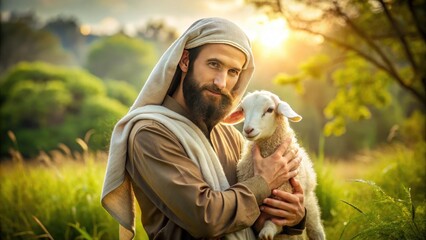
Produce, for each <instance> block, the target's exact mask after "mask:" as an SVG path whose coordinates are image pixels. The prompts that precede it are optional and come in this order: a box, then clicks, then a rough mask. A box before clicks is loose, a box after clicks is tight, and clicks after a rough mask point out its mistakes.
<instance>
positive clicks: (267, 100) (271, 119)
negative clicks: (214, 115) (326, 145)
mask: <svg viewBox="0 0 426 240" xmlns="http://www.w3.org/2000/svg"><path fill="white" fill-rule="evenodd" d="M283 117H287V118H288V119H289V120H290V121H293V122H299V121H300V120H302V117H301V116H300V115H299V114H297V113H296V112H295V111H293V109H292V108H291V107H290V105H289V104H288V103H286V102H284V101H281V100H280V99H279V97H278V96H277V95H275V94H273V93H271V92H268V91H255V92H253V93H249V94H247V95H246V96H245V97H244V98H243V100H241V103H240V104H239V106H238V107H237V109H235V110H234V111H233V112H232V113H231V114H230V115H228V117H227V118H225V120H224V121H223V122H224V123H228V124H236V123H239V122H241V121H242V120H244V126H243V135H244V137H245V138H247V139H248V140H250V141H257V140H260V139H264V138H267V137H269V136H271V135H272V134H273V133H274V132H275V130H276V128H277V126H278V124H280V123H281V122H282V121H279V119H281V118H283Z"/></svg>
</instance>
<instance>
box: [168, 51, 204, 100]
mask: <svg viewBox="0 0 426 240" xmlns="http://www.w3.org/2000/svg"><path fill="white" fill-rule="evenodd" d="M202 48H203V45H201V46H198V47H195V48H191V49H186V50H188V52H189V65H188V72H189V71H192V68H193V66H194V62H195V59H197V57H198V55H199V54H200V52H201V49H202ZM181 78H182V69H180V67H179V64H178V65H177V67H176V72H175V74H174V75H173V79H172V83H171V84H170V87H169V90H168V91H167V95H169V96H172V95H173V93H174V92H175V91H176V89H177V88H178V86H179V83H180V79H181Z"/></svg>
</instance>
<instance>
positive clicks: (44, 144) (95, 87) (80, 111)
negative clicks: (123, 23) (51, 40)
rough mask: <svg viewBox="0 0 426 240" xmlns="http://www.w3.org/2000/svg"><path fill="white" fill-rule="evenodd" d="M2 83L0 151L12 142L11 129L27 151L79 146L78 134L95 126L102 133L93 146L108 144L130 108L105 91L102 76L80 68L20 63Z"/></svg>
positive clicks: (100, 147)
mask: <svg viewBox="0 0 426 240" xmlns="http://www.w3.org/2000/svg"><path fill="white" fill-rule="evenodd" d="M0 88H1V89H2V91H1V93H0V104H1V109H0V118H1V121H2V122H1V126H0V140H1V141H2V143H4V144H1V147H0V155H1V156H5V155H6V154H7V151H8V149H9V148H10V147H11V144H12V142H10V141H9V140H8V139H7V132H8V131H12V132H14V133H15V135H16V137H17V139H18V143H19V150H20V151H21V152H22V153H23V154H24V155H25V156H35V155H36V154H38V152H39V151H40V150H44V151H48V150H51V149H54V148H56V147H57V145H58V143H64V144H67V145H68V146H70V147H71V148H72V149H76V148H77V147H78V146H77V144H76V143H75V139H76V138H78V137H81V136H84V135H85V134H86V132H88V131H89V130H91V129H94V130H95V131H96V134H98V135H99V136H102V137H98V135H97V136H96V137H95V138H94V139H93V146H92V147H94V149H105V147H106V146H107V145H108V144H107V141H108V140H109V134H110V132H111V131H112V127H113V126H114V123H115V122H116V121H117V120H118V119H119V118H120V117H121V116H123V115H124V114H125V113H126V112H127V108H126V107H125V106H124V105H123V104H121V103H120V102H118V101H117V100H114V99H110V98H108V97H107V96H106V89H105V85H104V83H103V82H102V81H101V80H100V79H98V78H97V77H95V76H93V75H91V74H89V73H87V72H85V71H84V70H79V69H70V68H61V67H55V66H53V65H49V64H46V63H41V62H38V63H21V64H19V65H17V66H15V67H14V68H12V69H11V70H10V71H9V72H8V74H7V75H6V76H5V77H4V78H3V79H2V80H1V82H0ZM125 94H126V93H123V95H125Z"/></svg>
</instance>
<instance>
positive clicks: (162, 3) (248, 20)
mask: <svg viewBox="0 0 426 240" xmlns="http://www.w3.org/2000/svg"><path fill="white" fill-rule="evenodd" d="M1 11H2V15H4V14H7V12H11V11H18V12H28V11H33V12H34V13H36V15H37V16H38V17H39V18H40V19H41V20H42V21H45V20H47V19H51V18H53V17H56V16H58V15H63V16H67V17H70V16H72V17H76V18H77V19H78V20H79V22H80V24H82V25H85V26H90V27H91V29H92V30H93V31H97V32H98V33H105V34H109V33H114V32H116V31H117V29H119V28H122V27H124V29H125V30H126V31H128V33H132V32H134V30H135V29H136V28H138V27H143V26H144V25H145V23H146V22H147V21H148V20H165V21H166V22H167V23H168V25H170V26H173V27H175V28H176V29H177V30H178V32H179V33H181V32H183V31H184V30H185V29H186V28H187V27H189V25H190V24H191V23H192V22H194V21H195V20H197V19H199V18H203V17H213V16H214V17H224V18H227V19H229V20H231V21H234V22H235V23H237V24H238V25H240V26H241V27H242V28H243V29H244V30H245V31H248V32H250V29H251V28H252V26H253V24H254V23H256V22H259V21H262V18H263V17H262V16H261V12H260V11H259V10H256V9H254V7H252V6H249V5H247V4H245V3H244V0H3V1H2V6H1ZM248 34H249V33H248Z"/></svg>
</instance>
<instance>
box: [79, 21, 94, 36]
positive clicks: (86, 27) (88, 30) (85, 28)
mask: <svg viewBox="0 0 426 240" xmlns="http://www.w3.org/2000/svg"><path fill="white" fill-rule="evenodd" d="M80 32H81V34H83V35H84V36H87V35H89V34H90V33H91V32H92V28H91V27H90V26H89V25H86V24H82V25H81V26H80Z"/></svg>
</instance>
